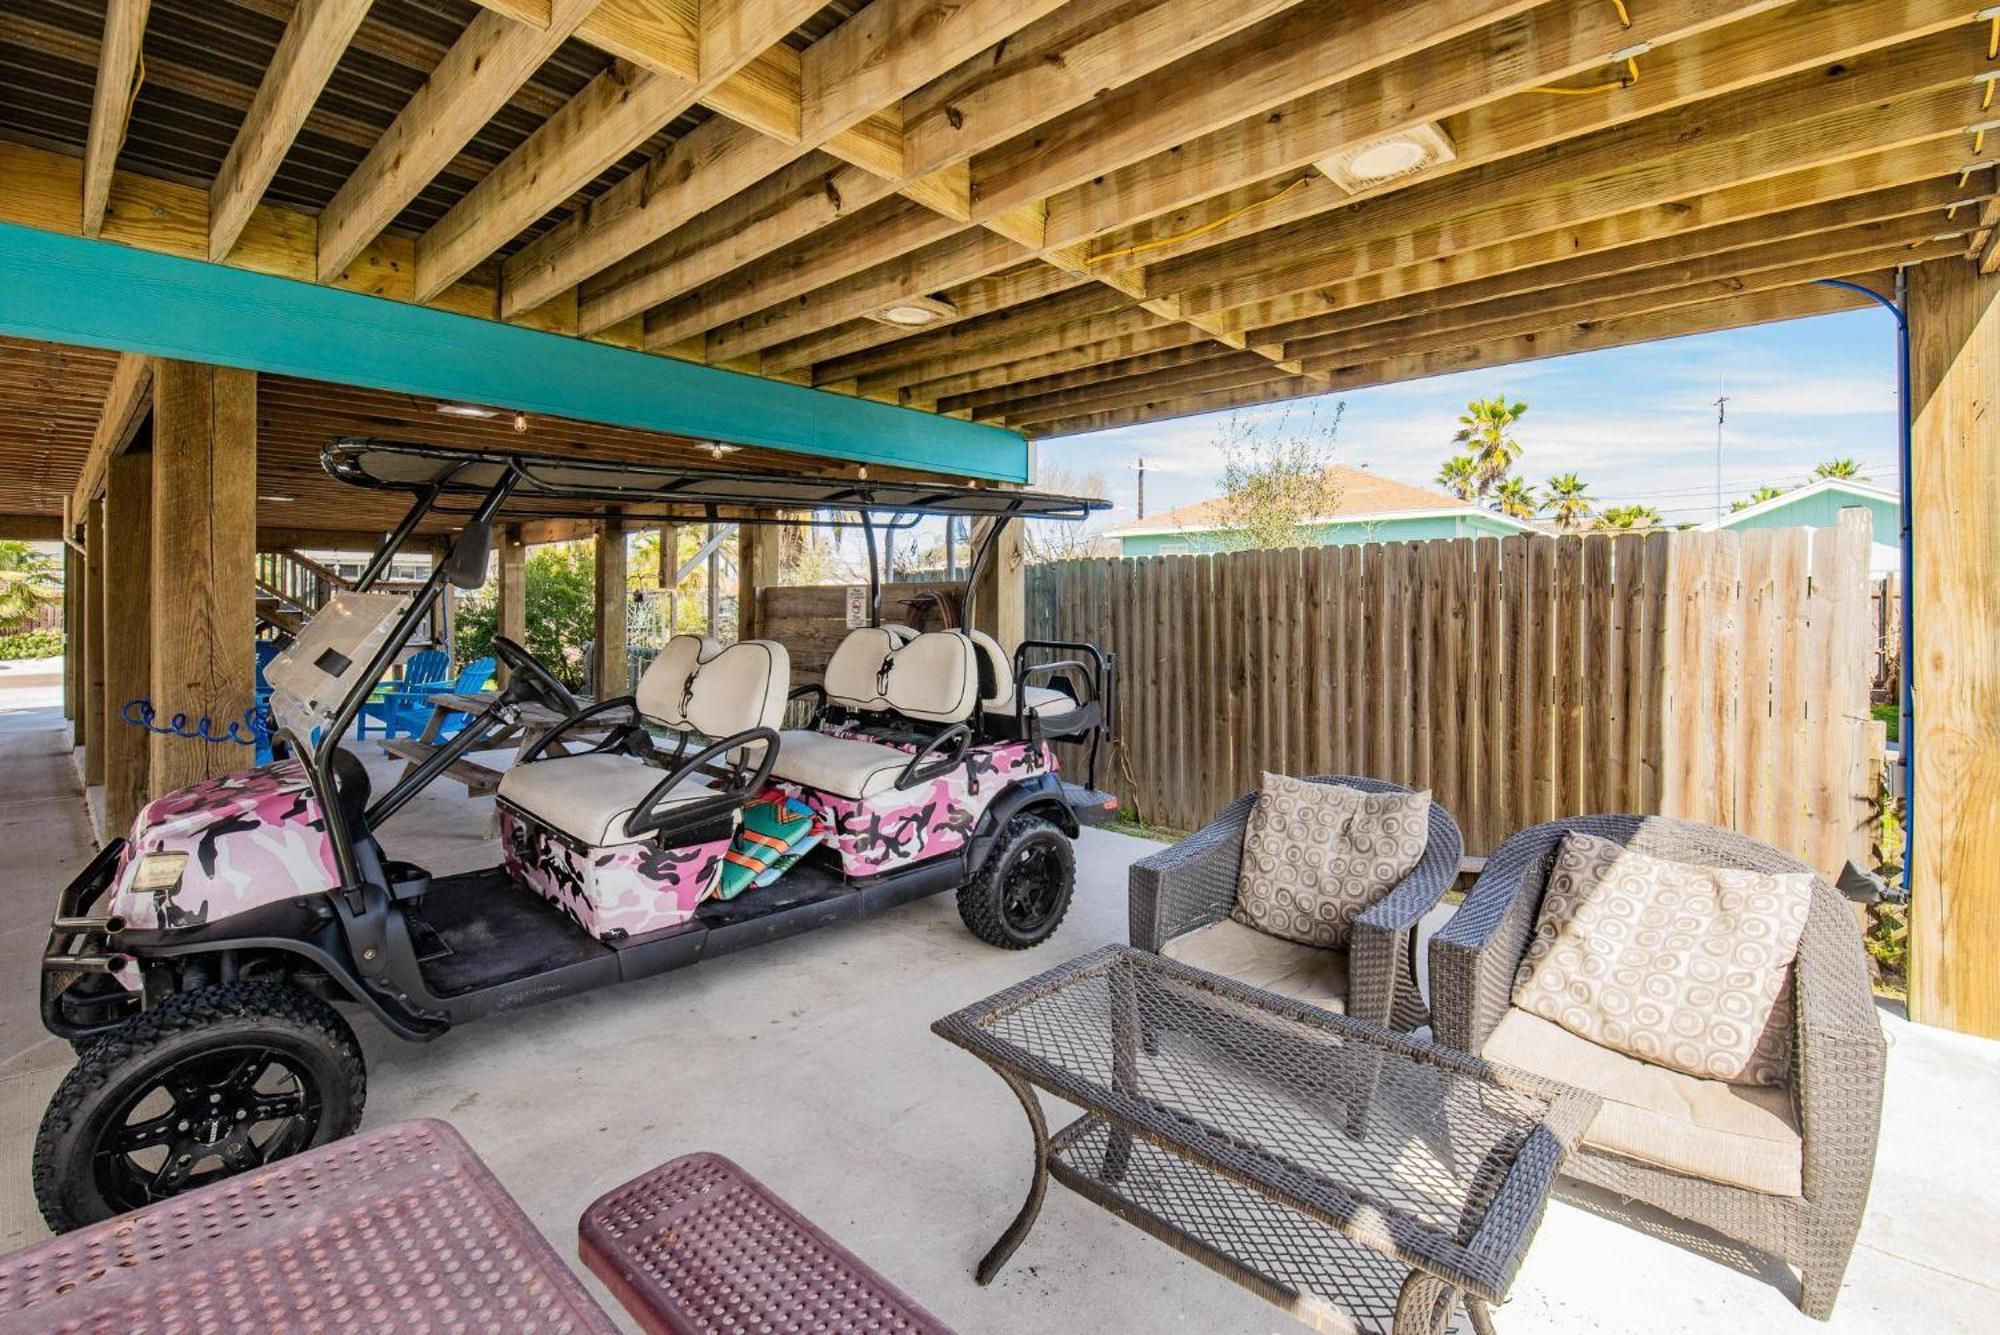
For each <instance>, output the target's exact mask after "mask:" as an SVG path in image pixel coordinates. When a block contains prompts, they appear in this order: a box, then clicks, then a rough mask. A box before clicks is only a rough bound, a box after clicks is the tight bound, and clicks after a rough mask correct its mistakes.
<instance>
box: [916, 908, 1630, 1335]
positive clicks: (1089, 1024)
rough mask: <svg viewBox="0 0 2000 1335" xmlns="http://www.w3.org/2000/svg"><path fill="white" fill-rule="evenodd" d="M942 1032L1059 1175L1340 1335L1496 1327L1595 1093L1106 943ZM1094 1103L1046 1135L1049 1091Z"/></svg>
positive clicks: (1047, 1168)
mask: <svg viewBox="0 0 2000 1335" xmlns="http://www.w3.org/2000/svg"><path fill="white" fill-rule="evenodd" d="M931 1028H932V1030H933V1032H935V1033H937V1034H938V1035H939V1036H940V1037H942V1038H945V1039H948V1040H950V1041H951V1042H953V1043H956V1044H958V1045H959V1046H960V1047H963V1048H965V1049H966V1050H967V1051H969V1052H971V1053H972V1054H973V1055H975V1056H977V1057H979V1058H980V1059H981V1060H982V1061H984V1062H986V1063H987V1065H989V1066H991V1067H992V1068H993V1069H994V1071H995V1072H997V1073H998V1074H999V1075H1000V1077H1001V1079H1003V1080H1005V1081H1006V1082H1007V1084H1008V1086H1009V1087H1010V1088H1012V1089H1013V1091H1014V1093H1015V1095H1016V1096H1017V1097H1018V1098H1019V1099H1020V1101H1021V1106H1022V1108H1023V1109H1024V1110H1025V1111H1026V1112H1027V1115H1028V1121H1029V1123H1030V1125H1031V1126H1032V1128H1033V1131H1034V1136H1035V1172H1034V1181H1033V1183H1032V1185H1031V1186H1030V1188H1029V1193H1028V1199H1027V1202H1026V1204H1024V1205H1023V1206H1022V1207H1021V1211H1020V1213H1019V1215H1017V1216H1016V1217H1015V1219H1014V1222H1013V1223H1012V1224H1010V1225H1009V1226H1008V1228H1007V1231H1006V1232H1005V1233H1004V1234H1002V1235H1001V1237H1000V1240H999V1241H998V1242H996V1243H995V1244H994V1245H993V1249H992V1250H991V1251H989V1252H988V1253H987V1254H986V1256H985V1258H984V1259H983V1260H981V1261H980V1263H979V1268H978V1271H977V1276H978V1279H979V1282H980V1283H982V1284H984V1283H987V1282H989V1281H991V1279H992V1278H993V1276H994V1275H995V1274H996V1273H998V1272H999V1270H1000V1268H1001V1267H1002V1266H1003V1265H1005V1264H1006V1262H1007V1260H1008V1258H1009V1257H1010V1256H1012V1255H1013V1253H1014V1250H1015V1249H1016V1248H1017V1247H1019V1246H1020V1245H1021V1242H1022V1241H1023V1239H1025V1238H1026V1237H1027V1234H1028V1230H1029V1229H1030V1228H1032V1227H1033V1225H1034V1221H1035V1216H1036V1214H1037V1213H1038V1212H1039V1211H1040V1208H1041V1202H1042V1197H1043V1195H1044V1193H1045V1191H1046V1189H1047V1182H1048V1178H1049V1176H1051V1175H1053V1176H1054V1177H1055V1178H1056V1180H1057V1181H1059V1182H1061V1183H1063V1184H1064V1185H1065V1186H1067V1187H1070V1188H1071V1189H1073V1190H1075V1191H1077V1192H1079V1193H1081V1194H1082V1195H1084V1196H1086V1197H1088V1198H1089V1199H1091V1200H1093V1201H1096V1202H1097V1203H1098V1204H1100V1205H1102V1206H1104V1207H1105V1208H1107V1209H1109V1210H1110V1211H1112V1212H1113V1213H1114V1214H1116V1215H1118V1216H1119V1217H1121V1218H1123V1219H1125V1220H1127V1221H1129V1222H1131V1223H1134V1224H1137V1225H1138V1226H1139V1227H1141V1228H1143V1229H1145V1230H1146V1231H1147V1232H1149V1233H1152V1234H1154V1235H1155V1236H1156V1237H1159V1238H1162V1239H1164V1240H1165V1241H1167V1242H1169V1243H1171V1244H1172V1245H1173V1246H1175V1247H1176V1248H1178V1249H1179V1250H1180V1251H1182V1252H1185V1253H1186V1254H1188V1255H1190V1256H1193V1257H1195V1258H1196V1259H1198V1260H1200V1261H1202V1262H1204V1263H1205V1264H1207V1265H1209V1266H1212V1267H1213V1268H1215V1269H1216V1270H1218V1271H1220V1272H1221V1273H1223V1274H1225V1275H1227V1276H1229V1277H1230V1278H1232V1279H1234V1280H1236V1281H1237V1282H1238V1283H1240V1284H1243V1285H1245V1286H1246V1287H1248V1288H1250V1289H1251V1290H1253V1291H1254V1292H1256V1293H1258V1294H1260V1295H1261V1296H1263V1297H1264V1298H1266V1299H1268V1300H1269V1301H1271V1302H1273V1303H1276V1304H1277V1305H1279V1306H1281V1307H1284V1308H1286V1309H1288V1310H1289V1311H1291V1312H1292V1314H1293V1315H1295V1316H1297V1317H1299V1318H1300V1319H1302V1320H1304V1321H1306V1322H1308V1323H1309V1324H1311V1325H1313V1326H1315V1327H1317V1328H1318V1329H1320V1330H1324V1331H1350V1330H1378V1331H1380V1330H1392V1331H1393V1332H1394V1335H1435V1333H1436V1332H1440V1331H1443V1330H1445V1329H1446V1328H1447V1327H1448V1326H1449V1325H1450V1324H1451V1322H1452V1321H1453V1319H1454V1315H1455V1312H1456V1309H1457V1308H1459V1307H1460V1306H1461V1305H1462V1306H1463V1307H1464V1309H1465V1311H1466V1314H1467V1317H1468V1319H1469V1320H1470V1321H1471V1323H1472V1326H1473V1328H1474V1329H1475V1330H1477V1331H1482V1332H1484V1331H1490V1329H1491V1322H1490V1319H1489V1317H1488V1315H1487V1310H1486V1304H1487V1303H1489V1302H1497V1301H1499V1300H1500V1299H1501V1298H1502V1297H1503V1296H1504V1295H1505V1294H1506V1291H1507V1287H1508V1285H1509V1284H1510V1283H1511V1282H1512V1281H1513V1278H1514V1274H1515V1272H1516V1271H1517V1270H1518V1269H1519V1268H1520V1264H1521V1259H1522V1257H1523V1255H1524V1254H1525V1253H1526V1251H1527V1248H1528V1243H1529V1242H1530V1241H1531V1240H1532V1239H1533V1237H1534V1235H1535V1229H1536V1228H1537V1226H1538V1225H1539V1224H1540V1222H1541V1218H1542V1212H1543V1209H1544V1207H1545V1206H1546V1204H1547V1200H1548V1193H1549V1189H1550V1187H1551V1186H1552V1185H1553V1184H1554V1182H1555V1178H1556V1172H1557V1170H1558V1169H1559V1168H1560V1167H1561V1166H1562V1162H1563V1160H1564V1158H1565V1157H1566V1156H1567V1155H1568V1154H1569V1152H1570V1150H1571V1148H1572V1147H1573V1146H1574V1145H1575V1144H1576V1141H1577V1139H1578V1137H1579V1136H1581V1135H1582V1133H1583V1130H1584V1128H1585V1127H1586V1126H1587V1125H1588V1124H1589V1121H1590V1119H1591V1117H1592V1116H1594V1115H1595V1113H1596V1111H1597V1100H1596V1099H1595V1097H1593V1096H1591V1095H1589V1094H1585V1093H1583V1092H1581V1091H1578V1090H1573V1089H1570V1088H1568V1087H1566V1086H1563V1085H1558V1084H1555V1083H1553V1082H1550V1081H1546V1080H1540V1079H1537V1078H1535V1077H1533V1076H1529V1075H1526V1074H1524V1073H1519V1072H1515V1071H1511V1070H1505V1069H1502V1068H1499V1067H1495V1066H1494V1065H1492V1064H1491V1063H1489V1062H1484V1061H1481V1060H1479V1059H1477V1058H1474V1057H1470V1056H1467V1055H1465V1054H1463V1053H1456V1052H1452V1051H1450V1050H1448V1049H1444V1048H1439V1047H1436V1046H1434V1045H1432V1044H1429V1043H1425V1042H1422V1041H1420V1040H1415V1039H1411V1038H1409V1037H1407V1036H1405V1035H1401V1034H1395V1033H1391V1032H1390V1031H1389V1030H1386V1029H1381V1028H1378V1027H1376V1026H1374V1025H1369V1024H1363V1023H1361V1022H1360V1021H1357V1020H1350V1019H1348V1018H1347V1017H1345V1016H1341V1015H1334V1014H1331V1013H1329V1012H1326V1011H1322V1010H1318V1009H1316V1008H1314V1007H1311V1006H1306V1005H1303V1004H1301V1003H1299V1002H1295V1001H1291V1000H1289V999H1287V998H1285V997H1280V996H1276V995H1274V994H1272V993H1268V992H1262V991H1258V990H1257V989H1255V988H1250V987H1245V986H1243V985H1241V984H1238V983H1235V982H1232V981H1230V980H1228V979H1226V978H1221V977H1217V976H1216V975H1213V974H1208V973H1203V972H1201V971H1200V970H1197V969H1192V968H1189V967H1188V966H1186V965H1183V964H1179V963H1176V962H1175V961H1173V960H1168V959H1163V958H1161V957H1160V956H1157V955H1153V954H1149V953H1145V952H1142V951H1135V950H1131V949H1128V948H1126V947H1124V946H1108V947H1106V948H1104V949H1103V950H1099V951H1097V952H1095V953H1093V954H1090V955H1086V956H1084V957H1083V958H1081V959H1078V960H1075V961H1073V962H1071V963H1069V964H1066V965H1063V966H1061V967H1060V968H1056V969H1053V970H1051V971H1049V972H1048V973H1045V974H1042V975H1041V976H1039V977H1037V978H1032V979H1030V980H1028V981H1027V982H1025V983H1022V984H1020V985H1019V986H1017V987H1014V988H1010V989H1009V990H1007V991H1005V992H1002V993H999V994H998V995H996V996H993V997H990V998H988V999H987V1000H985V1001H982V1002H980V1003H978V1004H977V1005H974V1006H969V1007H967V1008H966V1009H964V1010H962V1011H959V1012H958V1013H956V1014H954V1015H949V1016H946V1017H945V1018H944V1019H941V1020H939V1021H937V1023H935V1024H934V1025H932V1026H931ZM1031 1087H1038V1088H1040V1089H1043V1090H1046V1091H1047V1092H1049V1093H1050V1094H1053V1095H1055V1096H1056V1097H1057V1098H1060V1099H1063V1100H1065V1101H1067V1102H1070V1103H1074V1104H1076V1105H1078V1106H1079V1107H1081V1108H1083V1109H1084V1115H1083V1116H1082V1117H1081V1118H1079V1119H1078V1120H1076V1121H1075V1122H1072V1123H1071V1124H1070V1125H1069V1126H1067V1127H1065V1128H1063V1129H1062V1130H1061V1131H1059V1132H1058V1133H1056V1135H1055V1136H1053V1137H1051V1136H1050V1135H1049V1133H1048V1127H1047V1124H1046V1122H1045V1121H1044V1119H1043V1116H1042V1109H1041V1104H1040V1101H1039V1100H1038V1098H1037V1097H1036V1095H1035V1093H1034V1088H1031Z"/></svg>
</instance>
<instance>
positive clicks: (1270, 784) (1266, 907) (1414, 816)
mask: <svg viewBox="0 0 2000 1335" xmlns="http://www.w3.org/2000/svg"><path fill="white" fill-rule="evenodd" d="M1430 814H1431V795H1430V794H1429V793H1428V792H1423V793H1365V792H1363V791H1361V790H1360V789H1359V788H1350V787H1347V786H1346V785H1345V784H1330V783H1311V782H1308V781H1307V780H1305V779H1294V778H1291V777H1289V776H1288V775H1284V774H1266V775H1265V776H1264V786H1263V788H1262V790H1261V791H1260V792H1259V793H1258V794H1257V805H1256V807H1255V808H1254V809H1253V810H1252V811H1251V813H1250V821H1249V824H1248V826H1247V827H1246V828H1245V829H1244V832H1243V863H1242V866H1241V868H1240V870H1239V872H1238V875H1237V883H1236V907H1235V908H1234V909H1233V910H1231V912H1230V916H1231V917H1233V918H1235V919H1236V921H1238V922H1240V923H1242V924H1244V925H1245V926H1246V927H1254V928H1256V929H1257V930H1258V931H1260V932H1268V933H1270V934H1271V935H1272V936H1281V937H1283V938H1285V939H1286V940H1287V941H1298V942H1301V943H1303V944H1305V945H1309V946H1323V947H1327V948H1329V949H1331V948H1337V947H1341V946H1345V945H1346V944H1347V940H1348V937H1349V936H1350V935H1352V933H1353V926H1354V920H1355V919H1356V918H1357V917H1359V916H1361V914H1362V913H1364V912H1366V911H1367V910H1368V909H1369V908H1370V907H1371V906H1373V905H1374V904H1375V903H1376V902H1378V901H1379V900H1380V899H1381V898H1382V897H1383V896H1384V895H1386V894H1388V893H1389V891H1391V890H1393V889H1395V887H1396V885H1397V884H1398V883H1399V882H1401V881H1402V879H1403V878H1404V877H1405V876H1408V875H1409V874H1410V872H1411V871H1412V870H1413V869H1414V868H1415V867H1416V865H1417V863H1418V862H1420V861H1421V860H1422V859H1423V856H1424V844H1425V841H1426V839H1427V838H1428V835H1429V831H1430Z"/></svg>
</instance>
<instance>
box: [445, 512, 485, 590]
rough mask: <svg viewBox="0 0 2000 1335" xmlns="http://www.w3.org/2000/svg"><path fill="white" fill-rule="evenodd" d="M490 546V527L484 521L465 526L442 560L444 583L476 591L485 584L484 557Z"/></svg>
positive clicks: (456, 587)
mask: <svg viewBox="0 0 2000 1335" xmlns="http://www.w3.org/2000/svg"><path fill="white" fill-rule="evenodd" d="M492 546H493V526H492V525H490V524H488V523H486V522H485V521H484V520H481V521H479V522H478V523H472V524H467V525H466V526H465V527H464V528H463V529H461V530H460V531H459V534H458V539H457V540H456V541H455V542H453V543H452V544H451V554H450V555H449V556H447V557H445V559H444V577H445V582H446V583H448V584H450V585H451V586H452V587H453V588H455V589H476V588H478V587H479V586H480V585H482V584H484V583H486V557H487V553H488V552H489V551H490V550H491V549H492Z"/></svg>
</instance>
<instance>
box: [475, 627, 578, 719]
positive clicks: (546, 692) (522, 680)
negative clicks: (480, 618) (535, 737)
mask: <svg viewBox="0 0 2000 1335" xmlns="http://www.w3.org/2000/svg"><path fill="white" fill-rule="evenodd" d="M493 653H494V656H495V657H497V658H498V659H499V660H500V661H501V662H502V663H505V664H506V665H507V671H508V672H509V673H511V674H512V676H511V677H510V679H509V681H508V689H509V690H510V691H511V690H513V689H514V684H515V683H517V682H518V683H519V684H520V687H521V690H520V694H521V695H522V696H524V697H526V698H527V699H530V700H533V701H534V702H535V703H536V704H538V705H540V706H542V708H544V709H547V710H551V711H553V712H554V713H557V714H561V715H562V716H563V717H564V718H568V717H569V716H570V715H571V714H574V713H575V712H576V709H577V705H576V697H575V696H573V695H571V694H570V693H569V687H567V686H565V685H563V684H562V682H560V681H558V680H557V679H556V675H555V673H553V672H551V671H549V670H548V669H547V668H545V667H543V666H542V665H541V662H540V661H539V660H538V659H536V657H535V656H534V655H533V654H531V653H529V652H528V651H527V650H526V649H523V648H522V647H521V646H520V645H518V644H516V643H514V641H512V640H510V639H508V638H507V637H506V636H505V635H495V636H494V637H493Z"/></svg>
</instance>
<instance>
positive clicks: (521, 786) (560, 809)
mask: <svg viewBox="0 0 2000 1335" xmlns="http://www.w3.org/2000/svg"><path fill="white" fill-rule="evenodd" d="M665 777H666V773H665V771H663V770H660V769H656V768H654V767H653V766H651V765H647V764H644V763H642V762H640V761H638V760H635V759H634V758H633V757H631V756H626V755H609V754H604V755H575V756H555V757H552V758H550V759H548V760H538V761H536V762H535V763H534V764H531V765H517V766H515V767H514V768H513V769H511V770H509V771H508V772H507V774H506V776H505V777H504V778H502V779H501V781H500V795H501V796H502V797H504V798H505V799H506V800H507V801H508V802H509V803H511V804H512V805H514V806H516V807H518V808H520V809H521V810H522V811H525V812H527V813H528V814H529V815H531V816H533V817H534V818H535V819H536V820H538V821H540V822H541V823H542V824H544V825H546V826H548V827H549V828H550V829H552V830H556V831H559V832H561V833H563V834H566V835H568V836H569V837H570V838H571V839H574V840H575V841H576V842H577V843H579V844H582V845H584V846H585V847H587V848H609V847H613V846H615V845H618V844H629V843H633V842H635V841H636V840H637V839H642V838H645V837H646V836H644V835H628V834H626V833H625V822H626V821H627V820H628V819H630V818H631V815H632V813H633V812H634V811H636V810H638V808H639V804H640V803H641V802H643V801H645V800H646V794H648V793H650V792H652V791H653V789H654V787H655V786H657V785H658V784H659V782H660V780H661V779H663V778H665ZM684 788H685V791H677V792H675V793H673V794H671V795H670V796H669V797H668V799H667V802H666V805H668V806H683V805H685V804H687V803H689V802H692V801H694V800H696V799H697V798H700V797H705V796H707V795H708V790H707V789H706V788H703V787H699V786H696V785H695V784H693V783H690V784H687V785H684Z"/></svg>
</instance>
